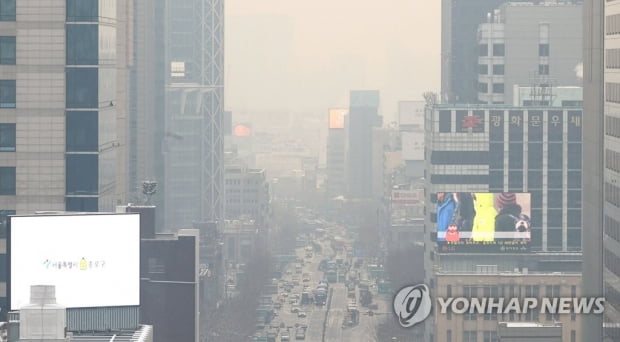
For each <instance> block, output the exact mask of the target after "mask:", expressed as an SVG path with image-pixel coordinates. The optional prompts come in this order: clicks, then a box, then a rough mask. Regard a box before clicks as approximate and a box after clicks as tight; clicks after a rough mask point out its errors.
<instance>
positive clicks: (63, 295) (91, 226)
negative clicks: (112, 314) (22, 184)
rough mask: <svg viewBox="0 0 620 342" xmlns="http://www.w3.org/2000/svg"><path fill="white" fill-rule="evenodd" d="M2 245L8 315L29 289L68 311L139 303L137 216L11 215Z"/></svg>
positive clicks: (23, 300)
mask: <svg viewBox="0 0 620 342" xmlns="http://www.w3.org/2000/svg"><path fill="white" fill-rule="evenodd" d="M7 243H8V245H9V246H8V247H9V251H8V254H9V258H10V272H9V291H10V294H9V296H10V303H11V310H18V309H19V308H20V307H22V306H24V305H27V304H28V303H29V302H30V286H31V285H55V286H56V302H57V303H58V304H60V305H63V306H66V307H68V308H78V307H101V306H134V305H139V304H140V215H139V214H88V215H51V216H47V215H46V216H40V215H35V216H15V217H11V218H10V232H9V241H8V242H7Z"/></svg>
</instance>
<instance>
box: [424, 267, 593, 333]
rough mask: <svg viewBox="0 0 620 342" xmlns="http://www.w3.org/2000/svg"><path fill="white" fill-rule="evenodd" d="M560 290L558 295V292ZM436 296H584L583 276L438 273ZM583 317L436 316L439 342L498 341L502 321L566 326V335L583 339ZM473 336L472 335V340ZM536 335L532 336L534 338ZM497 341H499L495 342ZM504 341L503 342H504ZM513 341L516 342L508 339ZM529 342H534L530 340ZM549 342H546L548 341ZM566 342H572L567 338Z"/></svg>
mask: <svg viewBox="0 0 620 342" xmlns="http://www.w3.org/2000/svg"><path fill="white" fill-rule="evenodd" d="M557 290H559V293H558V294H556V292H555V291H557ZM433 295H434V296H436V297H461V296H463V297H467V298H471V297H478V298H481V297H495V298H512V297H519V298H523V297H571V296H580V295H581V274H579V273H573V274H551V273H549V274H522V273H521V274H519V273H516V274H510V273H503V274H498V273H496V274H481V273H478V274H467V273H459V272H453V273H436V287H435V289H434V292H433ZM581 319H582V316H581V315H571V314H560V315H547V314H541V313H539V312H537V311H531V312H530V313H526V314H512V315H511V314H495V315H492V314H483V315H479V314H472V315H468V314H462V315H461V314H454V313H453V314H451V315H448V314H441V313H436V314H435V320H436V321H435V328H434V335H435V341H448V339H447V335H448V334H450V335H451V336H452V341H468V339H466V338H465V335H468V334H472V335H473V334H475V335H476V336H477V339H476V340H477V341H494V340H496V338H497V336H498V323H499V322H539V323H543V324H553V323H554V322H556V321H559V322H561V323H562V330H563V331H562V335H563V336H568V337H570V336H571V335H574V336H576V339H575V340H574V341H575V342H579V341H591V340H589V339H581V336H580V335H581ZM472 335H469V336H470V337H471V336H472ZM531 337H532V336H530V338H531ZM493 338H495V339H493ZM472 341H473V340H472ZM502 341H503V340H502ZM508 341H513V340H508ZM528 341H534V340H532V339H528ZM545 341H546V340H545ZM565 341H571V340H570V339H566V340H565Z"/></svg>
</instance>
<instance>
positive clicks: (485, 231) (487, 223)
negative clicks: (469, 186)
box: [472, 193, 497, 241]
mask: <svg viewBox="0 0 620 342" xmlns="http://www.w3.org/2000/svg"><path fill="white" fill-rule="evenodd" d="M475 196H476V198H475V207H476V216H475V217H474V226H473V228H472V239H473V240H474V241H493V240H494V235H495V216H497V210H496V209H495V206H494V204H495V203H494V201H493V194H491V193H476V194H475Z"/></svg>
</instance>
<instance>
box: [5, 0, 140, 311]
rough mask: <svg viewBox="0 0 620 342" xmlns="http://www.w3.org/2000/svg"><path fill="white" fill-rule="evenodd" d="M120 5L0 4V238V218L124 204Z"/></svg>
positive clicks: (64, 1) (71, 0)
mask: <svg viewBox="0 0 620 342" xmlns="http://www.w3.org/2000/svg"><path fill="white" fill-rule="evenodd" d="M126 6H127V5H126V3H121V4H120V5H117V2H116V1H97V0H94V1H77V0H51V1H46V2H18V1H15V0H12V1H11V0H9V1H4V2H2V4H1V6H0V31H2V36H0V50H1V51H2V53H1V57H0V165H1V166H0V216H1V217H2V225H1V226H0V228H1V229H0V238H2V239H3V238H4V237H5V236H6V225H5V222H6V221H5V218H6V215H10V214H32V213H33V212H35V211H42V210H60V211H62V210H67V211H113V209H114V207H115V205H116V204H117V203H119V202H121V203H122V202H124V201H125V194H126V188H125V177H126V176H127V174H126V172H123V171H122V170H124V169H125V162H126V159H125V149H126V142H125V133H124V132H125V117H126V113H127V108H126V104H127V98H126V97H124V96H122V94H123V93H124V92H125V86H126V83H125V80H126V76H127V75H126V70H127V61H128V59H127V54H128V50H127V49H125V47H126V46H127V44H128V42H129V38H128V32H129V31H130V25H127V23H128V22H129V21H130V20H131V15H132V13H131V12H130V11H127V8H126ZM119 94H120V95H121V96H119ZM5 272H6V270H5V269H4V266H2V267H0V273H2V274H4V273H5ZM5 296H6V294H5V293H3V292H2V293H0V298H1V297H5ZM0 301H1V299H0ZM2 312H6V311H5V310H4V309H3V310H2Z"/></svg>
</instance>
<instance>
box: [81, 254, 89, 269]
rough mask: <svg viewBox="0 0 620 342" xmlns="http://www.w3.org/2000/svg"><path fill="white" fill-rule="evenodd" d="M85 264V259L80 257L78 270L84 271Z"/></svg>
mask: <svg viewBox="0 0 620 342" xmlns="http://www.w3.org/2000/svg"><path fill="white" fill-rule="evenodd" d="M87 265H88V264H87V263H86V259H84V258H83V257H82V260H80V271H85V270H86V268H87Z"/></svg>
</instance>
